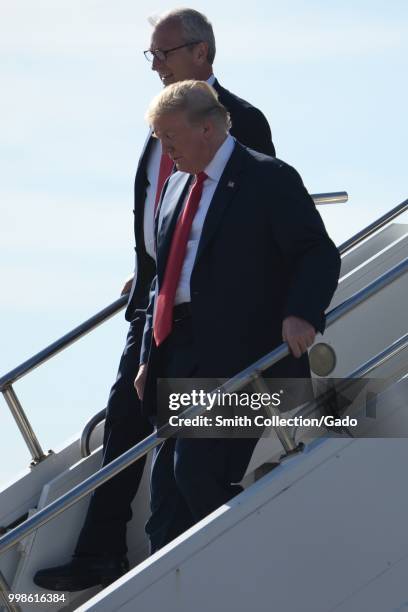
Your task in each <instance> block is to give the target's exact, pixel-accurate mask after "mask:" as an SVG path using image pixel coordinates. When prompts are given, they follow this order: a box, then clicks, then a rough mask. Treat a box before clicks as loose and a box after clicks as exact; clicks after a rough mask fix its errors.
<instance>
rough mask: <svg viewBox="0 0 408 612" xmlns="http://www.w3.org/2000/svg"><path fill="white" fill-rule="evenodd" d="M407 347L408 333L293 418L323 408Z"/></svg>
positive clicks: (294, 431)
mask: <svg viewBox="0 0 408 612" xmlns="http://www.w3.org/2000/svg"><path fill="white" fill-rule="evenodd" d="M407 347H408V333H407V334H404V335H403V336H401V337H400V338H398V339H397V340H395V341H394V342H392V343H391V344H390V345H388V346H387V347H386V348H385V349H384V350H383V351H380V352H379V353H377V354H376V355H374V357H371V358H370V359H368V360H367V361H366V362H365V363H363V364H361V365H360V366H359V367H358V368H357V369H355V370H353V371H352V372H350V373H349V374H347V376H345V377H344V378H343V379H342V380H341V382H340V384H339V385H336V386H335V387H333V388H331V389H329V390H328V391H326V392H325V393H323V394H322V395H321V396H319V397H317V398H316V399H313V400H311V401H310V402H308V403H307V404H306V405H305V406H302V408H300V410H299V411H298V412H296V413H295V415H294V417H299V416H302V417H308V416H310V415H311V414H313V412H315V411H316V410H317V409H319V408H321V407H322V406H324V404H325V402H326V401H327V400H328V399H330V398H331V397H332V396H333V393H336V395H338V394H341V393H343V392H344V391H347V389H348V388H349V387H350V386H351V385H352V384H353V383H354V381H355V379H357V378H363V376H367V374H370V373H371V372H372V371H373V370H375V369H377V368H378V367H380V366H381V365H383V364H384V363H386V362H387V361H389V360H390V359H392V358H393V357H395V355H398V354H399V353H401V352H402V351H403V350H405V349H406V348H407ZM405 370H406V366H404V368H403V369H402V370H401V369H399V370H398V371H397V376H401V372H402V371H405ZM395 376H396V373H395V372H393V374H392V379H393V380H395ZM390 378H391V377H390ZM387 380H388V379H387ZM297 429H298V426H297V425H295V426H294V427H292V429H291V431H290V436H291V438H292V439H293V440H294V439H295V436H296V431H297Z"/></svg>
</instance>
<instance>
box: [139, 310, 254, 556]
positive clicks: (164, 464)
mask: <svg viewBox="0 0 408 612" xmlns="http://www.w3.org/2000/svg"><path fill="white" fill-rule="evenodd" d="M159 373H160V376H161V377H162V378H188V377H197V378H199V377H200V367H199V359H197V356H196V355H195V354H194V348H193V338H192V328H191V319H185V320H183V321H181V322H179V323H176V324H174V327H173V331H172V333H171V335H170V336H169V338H168V339H167V340H166V341H165V342H164V343H163V345H162V348H161V355H160V366H159ZM221 376H222V373H220V377H221ZM256 443H257V440H254V439H249V438H248V439H225V438H169V439H167V440H165V441H164V442H162V444H161V445H160V446H159V447H157V448H156V449H155V455H154V459H153V464H152V474H151V511H152V514H151V517H150V519H149V521H148V522H147V525H146V533H147V534H148V535H149V538H150V544H151V551H152V552H155V551H156V550H158V549H159V548H161V547H162V546H164V545H165V544H167V543H168V542H170V541H171V540H173V539H174V538H175V537H177V536H178V535H180V534H181V533H183V532H184V531H185V530H186V529H188V528H189V527H191V526H192V525H194V524H195V523H196V522H198V521H200V520H201V519H202V518H204V517H205V516H207V515H208V514H209V513H211V512H213V510H215V509H216V508H218V507H219V506H221V505H222V504H224V503H226V502H227V501H228V500H230V499H231V498H232V497H234V496H235V495H237V494H238V493H240V492H241V491H242V488H241V487H240V486H239V485H237V484H234V483H237V482H239V481H240V480H241V479H242V478H243V476H244V474H245V471H246V468H247V467H248V464H249V461H250V459H251V456H252V452H253V450H254V447H255V445H256Z"/></svg>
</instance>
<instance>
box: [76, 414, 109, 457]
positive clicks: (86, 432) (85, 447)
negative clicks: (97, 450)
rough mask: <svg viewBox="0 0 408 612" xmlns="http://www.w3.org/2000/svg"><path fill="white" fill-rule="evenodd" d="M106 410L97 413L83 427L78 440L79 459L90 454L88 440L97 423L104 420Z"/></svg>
mask: <svg viewBox="0 0 408 612" xmlns="http://www.w3.org/2000/svg"><path fill="white" fill-rule="evenodd" d="M105 417H106V408H104V409H103V410H100V411H99V412H97V413H96V414H95V415H94V416H93V417H92V418H91V419H89V421H88V422H87V424H86V425H85V427H84V429H83V431H82V434H81V440H80V449H81V457H89V455H90V454H91V449H90V440H91V435H92V432H93V430H94V429H95V427H96V426H97V425H99V423H102V421H104V420H105Z"/></svg>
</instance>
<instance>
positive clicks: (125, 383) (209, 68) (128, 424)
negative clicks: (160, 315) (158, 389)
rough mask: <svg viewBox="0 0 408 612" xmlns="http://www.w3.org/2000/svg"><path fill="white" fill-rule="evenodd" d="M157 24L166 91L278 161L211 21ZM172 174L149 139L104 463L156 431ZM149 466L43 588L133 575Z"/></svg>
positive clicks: (117, 481) (97, 502)
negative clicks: (147, 407) (149, 387)
mask: <svg viewBox="0 0 408 612" xmlns="http://www.w3.org/2000/svg"><path fill="white" fill-rule="evenodd" d="M150 22H151V24H152V25H153V32H152V36H151V42H150V48H149V50H147V51H145V52H144V53H145V57H146V59H147V60H148V61H150V62H151V64H152V70H154V71H155V72H157V73H158V75H159V77H160V79H161V81H162V83H163V85H164V86H167V85H170V84H172V83H176V82H178V81H183V80H186V79H196V80H200V81H206V82H207V83H209V84H210V85H212V86H213V87H214V89H215V90H216V92H217V94H218V98H219V101H220V102H221V103H222V104H223V105H224V106H225V107H226V108H227V109H228V111H229V113H230V116H231V120H232V129H231V134H232V135H233V136H235V138H236V139H237V140H239V141H241V142H242V143H243V144H245V145H247V146H249V147H250V148H252V149H255V150H257V151H260V152H261V153H265V154H267V155H271V156H273V155H275V149H274V146H273V144H272V139H271V131H270V128H269V125H268V122H267V120H266V119H265V117H264V115H263V114H262V113H261V112H260V111H259V110H258V109H257V108H255V107H254V106H252V105H251V104H249V103H248V102H246V101H245V100H242V99H241V98H238V97H237V96H236V95H234V94H232V93H231V92H229V91H228V90H226V89H224V88H223V87H221V85H220V84H219V83H218V81H217V80H216V78H215V76H214V74H213V62H214V58H215V39H214V33H213V29H212V26H211V23H210V22H209V21H208V19H207V18H206V17H205V16H204V15H202V14H201V13H199V12H198V11H195V10H193V9H177V10H173V11H170V12H168V13H166V14H164V15H161V16H160V17H157V18H151V19H150ZM172 171H173V162H172V161H171V160H170V158H169V157H168V156H167V155H166V154H164V153H163V152H162V149H161V145H160V142H159V141H158V140H157V139H155V138H153V137H152V134H151V133H150V134H149V137H148V138H147V141H146V144H145V146H144V149H143V151H142V153H141V157H140V160H139V165H138V168H137V172H136V178H135V189H134V196H135V200H134V202H135V205H134V230H135V240H136V246H135V251H136V265H135V273H134V275H132V277H131V278H130V279H129V280H128V281H127V282H126V283H125V285H124V287H123V290H122V294H124V293H127V292H129V300H128V305H127V309H126V319H127V320H128V321H129V322H130V329H129V333H128V336H127V339H126V346H125V349H124V352H123V355H122V358H121V361H120V364H119V371H118V376H117V379H116V382H115V384H114V385H113V387H112V390H111V393H110V397H109V401H108V406H107V411H106V421H105V431H104V440H103V465H106V464H107V463H109V462H110V461H112V460H113V459H115V458H116V457H118V456H119V455H120V454H122V453H124V452H125V451H126V450H128V449H129V448H130V447H131V446H134V445H135V444H137V443H138V442H140V441H141V440H142V439H143V438H145V437H146V436H147V435H148V434H149V433H150V432H151V430H152V427H151V424H150V422H149V421H148V420H147V419H146V418H145V417H144V416H143V415H142V413H141V408H140V401H139V399H138V396H137V394H136V391H135V389H134V387H133V381H134V378H135V376H136V373H137V371H138V365H139V354H140V347H141V340H142V334H143V327H144V322H145V312H144V311H145V308H146V306H147V300H148V291H149V288H150V284H151V281H152V279H153V277H154V275H155V266H156V263H155V258H156V254H155V239H154V219H155V215H156V209H157V206H158V202H159V199H160V194H161V191H162V188H163V185H164V183H165V182H166V180H167V178H168V177H169V175H170V174H171V173H172ZM144 464H145V458H144V457H143V458H142V459H140V460H139V461H137V462H136V463H135V464H133V465H132V466H130V467H128V468H127V469H126V470H124V471H123V472H121V473H120V474H118V475H117V476H115V478H113V479H112V480H110V481H109V482H107V483H106V484H104V485H103V486H101V487H99V488H98V489H97V490H96V491H95V492H94V493H93V495H92V497H91V501H90V504H89V508H88V512H87V515H86V518H85V522H84V525H83V527H82V530H81V533H80V535H79V538H78V541H77V544H76V548H75V551H74V555H73V558H72V559H71V561H69V562H68V563H66V564H65V565H61V566H58V567H51V568H46V569H42V570H39V571H38V572H37V573H36V575H35V576H34V582H35V583H36V584H37V585H39V586H41V587H43V588H44V589H47V590H50V589H51V590H62V591H78V590H82V589H85V588H89V587H91V586H93V585H96V584H102V585H106V584H109V583H110V582H112V581H113V580H115V579H117V578H118V577H119V576H121V575H122V574H123V573H125V572H126V571H127V570H128V567H129V564H128V560H127V557H126V554H127V546H126V523H127V522H128V521H129V520H130V519H131V517H132V510H131V503H132V500H133V498H134V496H135V495H136V492H137V489H138V487H139V483H140V480H141V477H142V474H143V468H144Z"/></svg>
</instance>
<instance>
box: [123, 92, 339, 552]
mask: <svg viewBox="0 0 408 612" xmlns="http://www.w3.org/2000/svg"><path fill="white" fill-rule="evenodd" d="M147 116H148V120H149V123H150V125H151V126H152V128H153V130H154V133H155V135H156V136H157V137H158V138H159V139H160V141H161V143H162V146H163V149H164V150H165V151H166V152H167V153H168V154H169V156H170V157H171V158H172V159H173V160H174V161H175V164H176V167H177V169H178V170H179V172H176V173H174V174H173V175H172V176H171V177H170V178H169V180H168V182H167V184H166V186H165V189H164V191H163V195H162V203H161V219H160V223H159V229H158V234H157V275H156V278H155V282H154V285H153V289H152V292H151V301H150V304H149V308H148V311H147V317H146V326H145V332H144V340H143V348H142V354H141V367H140V369H139V373H138V376H137V378H136V380H135V387H136V389H137V391H138V394H139V396H140V397H142V398H143V406H144V410H145V411H146V413H147V414H149V416H150V418H153V419H154V418H155V416H156V415H157V406H156V404H157V394H156V387H157V385H156V383H157V379H158V378H162V379H166V378H167V379H171V378H189V377H194V378H198V379H200V378H229V377H232V376H233V375H235V374H237V373H238V372H239V371H241V370H243V369H244V368H246V367H247V366H249V365H250V364H251V363H253V362H255V361H256V360H258V359H259V358H260V357H262V356H263V355H265V354H266V353H268V352H269V351H271V350H272V349H273V348H275V347H276V346H278V345H279V344H280V343H281V342H282V339H283V340H285V341H286V342H287V343H288V345H289V347H290V350H291V352H292V355H290V356H288V357H287V358H285V359H284V360H282V361H281V362H280V363H278V364H277V365H276V366H274V367H273V368H271V371H270V372H269V375H270V376H272V377H286V378H291V377H297V378H307V377H309V376H310V370H309V364H308V358H307V353H306V350H307V348H308V347H309V346H310V345H311V344H312V343H313V341H314V337H315V333H316V331H320V332H323V330H324V311H325V309H326V308H327V306H328V305H329V302H330V300H331V298H332V295H333V293H334V291H335V288H336V286H337V281H338V275H339V271H340V258H339V254H338V251H337V249H336V247H335V246H334V244H333V243H332V241H331V240H330V238H329V237H328V235H327V233H326V230H325V228H324V225H323V222H322V220H321V218H320V216H319V214H318V212H317V211H316V208H315V205H314V203H313V200H312V199H311V197H310V196H309V194H308V193H307V191H306V189H305V187H304V186H303V183H302V181H301V178H300V177H299V175H298V173H297V172H296V171H295V170H294V169H293V168H291V167H290V166H288V165H287V164H285V163H284V162H282V161H280V160H278V159H276V158H271V157H267V156H265V155H263V154H260V153H257V152H255V151H253V150H250V149H247V148H245V147H244V146H242V145H241V144H240V143H238V142H236V141H235V140H234V138H233V137H232V136H231V135H230V134H229V133H228V128H229V125H230V123H229V116H228V113H227V110H226V109H225V107H223V106H222V105H221V104H220V102H219V101H217V99H216V95H215V93H214V91H213V90H212V88H211V87H210V86H209V85H208V84H206V83H203V82H202V81H183V82H180V83H177V84H174V85H171V86H169V87H167V88H166V89H165V90H164V91H163V92H162V93H161V94H160V95H159V96H157V97H156V98H155V100H154V101H153V102H152V104H151V105H150V108H149V111H148V115H147ZM190 175H195V180H194V182H193V184H192V186H190ZM254 444H255V442H254V440H252V439H229V440H227V439H220V438H200V439H194V438H192V439H191V438H190V439H189V438H182V437H171V438H169V439H167V440H165V441H164V442H163V443H162V444H161V446H160V447H158V449H157V451H156V455H155V459H154V464H153V470H152V481H151V491H152V500H151V506H152V516H151V518H150V520H149V522H148V524H147V532H148V534H149V536H150V540H151V546H152V550H153V551H155V550H157V549H158V548H160V547H161V546H163V545H164V544H166V543H168V542H169V541H170V540H172V539H173V538H174V537H176V536H177V535H178V534H180V533H181V532H182V531H184V530H185V529H186V528H188V527H189V526H191V525H192V524H194V523H195V522H196V521H198V520H200V519H201V518H203V517H204V516H206V515H207V514H208V513H209V512H211V511H213V510H215V509H216V508H217V507H219V506H220V505H222V504H223V503H225V502H226V501H228V500H229V499H230V498H231V497H232V496H233V495H235V494H236V493H237V492H239V491H240V488H239V486H237V484H236V483H238V482H239V481H240V480H241V479H242V477H243V476H244V473H245V470H246V468H247V466H248V463H249V460H250V457H251V454H252V451H253V448H254Z"/></svg>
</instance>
